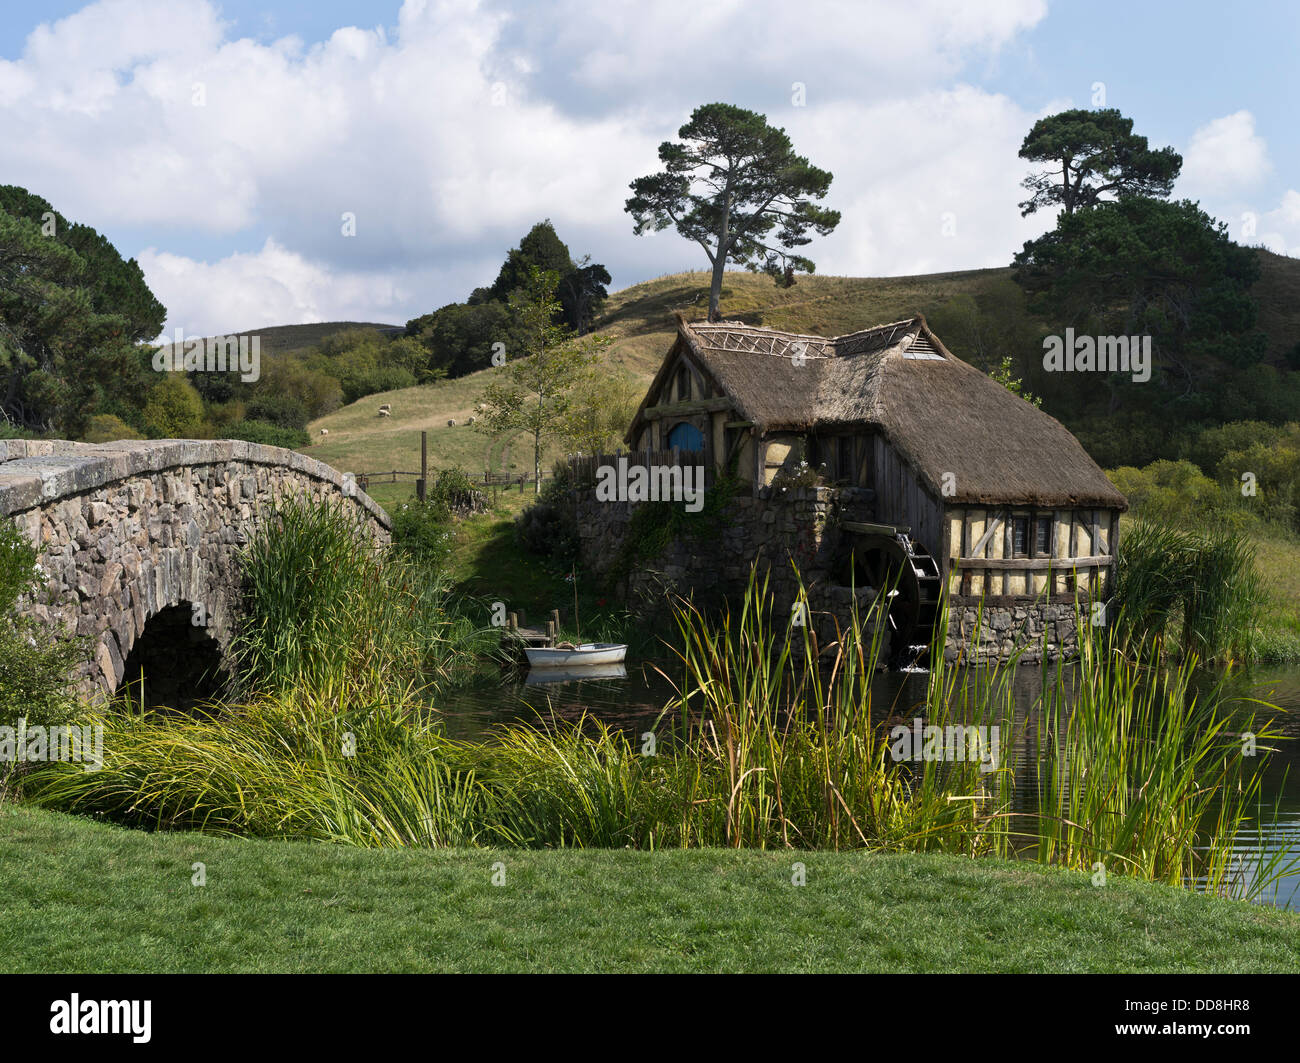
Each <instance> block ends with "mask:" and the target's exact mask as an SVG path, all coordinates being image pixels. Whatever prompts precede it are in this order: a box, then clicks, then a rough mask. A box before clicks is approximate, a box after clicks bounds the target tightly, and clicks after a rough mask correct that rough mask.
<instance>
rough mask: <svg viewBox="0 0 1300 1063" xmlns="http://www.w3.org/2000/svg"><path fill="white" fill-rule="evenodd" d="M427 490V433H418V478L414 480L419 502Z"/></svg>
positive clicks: (422, 499)
mask: <svg viewBox="0 0 1300 1063" xmlns="http://www.w3.org/2000/svg"><path fill="white" fill-rule="evenodd" d="M428 490H429V433H428V432H421V433H420V478H419V479H418V480H416V481H415V497H416V498H418V499H419V500H420V501H421V502H423V501H424V498H425V495H426V494H427V492H428Z"/></svg>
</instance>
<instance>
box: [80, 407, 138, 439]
mask: <svg viewBox="0 0 1300 1063" xmlns="http://www.w3.org/2000/svg"><path fill="white" fill-rule="evenodd" d="M143 438H144V436H143V435H141V434H140V433H139V432H137V431H136V430H135V429H134V428H132V427H131V426H130V425H129V424H127V423H126V422H125V421H123V420H122V418H120V417H115V416H114V415H113V414H111V413H101V414H98V415H96V416H95V417H92V418H91V419H90V426H89V427H88V428H87V429H86V442H87V443H112V442H114V441H115V440H118V439H143Z"/></svg>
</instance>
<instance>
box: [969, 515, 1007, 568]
mask: <svg viewBox="0 0 1300 1063" xmlns="http://www.w3.org/2000/svg"><path fill="white" fill-rule="evenodd" d="M985 512H986V513H988V514H989V516H990V517H992V516H993V510H991V509H990V510H985ZM985 519H987V518H985ZM1001 524H1002V514H1001V513H999V514H998V515H997V516H996V517H993V523H992V524H990V525H989V526H988V527H987V528H985V529H984V534H983V535H981V536H980V541H979V542H977V543H976V544H975V548H974V549H973V550H972V551H971V556H972V557H974V556H977V555H979V554H982V553H983V552H984V547H986V546H988V544H989V540H990V539H992V538H993V533H994V532H995V531H997V530H998V527H999V526H1000V525H1001Z"/></svg>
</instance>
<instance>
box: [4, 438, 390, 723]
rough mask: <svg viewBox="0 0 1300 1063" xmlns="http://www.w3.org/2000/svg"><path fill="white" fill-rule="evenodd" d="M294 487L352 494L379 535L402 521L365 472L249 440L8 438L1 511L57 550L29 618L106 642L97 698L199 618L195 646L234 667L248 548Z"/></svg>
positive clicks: (50, 554)
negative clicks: (356, 473)
mask: <svg viewBox="0 0 1300 1063" xmlns="http://www.w3.org/2000/svg"><path fill="white" fill-rule="evenodd" d="M286 493H287V494H297V495H300V496H304V497H309V498H314V499H322V498H330V497H339V498H346V499H349V500H351V503H352V504H354V505H357V506H359V507H360V508H361V509H362V510H363V511H364V513H365V515H366V521H365V526H366V529H367V532H368V533H369V534H370V535H372V536H373V537H374V539H375V540H376V541H377V542H387V541H388V540H389V530H390V528H391V522H390V520H389V517H388V514H387V513H385V512H384V510H383V509H382V508H381V507H380V506H379V505H378V504H377V503H376V502H375V501H374V500H373V499H372V498H370V496H369V495H367V494H365V493H364V492H363V491H361V490H359V489H358V488H357V487H356V486H355V484H354V483H353V482H352V480H351V477H346V476H344V474H342V473H339V472H338V471H336V470H335V469H333V468H331V467H330V466H328V465H326V464H324V463H323V462H320V461H317V460H316V459H314V458H310V457H308V456H307V455H305V454H299V453H297V452H296V451H291V450H282V449H280V448H279V447H267V446H261V445H258V444H256V443H245V442H241V441H238V440H187V439H164V440H146V441H131V442H126V441H124V442H120V443H102V444H98V445H92V444H86V443H71V442H66V441H62V440H8V441H6V440H0V517H9V518H12V519H13V520H14V521H15V523H16V524H17V526H18V528H19V530H20V531H22V532H23V533H24V534H25V535H26V536H27V537H28V538H29V539H30V540H31V541H32V542H33V543H35V544H37V545H38V546H40V547H42V549H43V552H42V555H41V561H40V563H41V567H42V570H43V572H44V573H45V576H46V579H47V586H46V591H45V593H43V594H41V595H39V596H38V598H37V600H35V601H32V602H30V603H28V604H27V612H28V613H29V614H31V615H33V616H35V617H36V618H37V619H38V620H41V621H43V622H45V623H46V624H48V625H49V626H50V627H51V628H52V629H53V630H54V631H55V632H56V634H62V635H64V636H72V635H82V636H87V637H89V638H90V639H92V640H93V644H94V645H93V653H92V656H91V659H90V660H89V661H87V662H86V663H85V664H84V665H83V666H82V667H81V669H80V671H79V672H78V674H77V675H76V676H75V677H74V678H75V681H76V685H77V687H78V689H79V690H80V691H81V692H82V693H84V694H87V695H92V696H102V695H108V694H112V693H114V692H115V691H117V690H118V689H119V688H121V687H122V685H123V683H124V682H130V681H131V679H132V677H131V676H130V675H128V671H127V663H128V661H130V662H132V663H133V664H136V663H140V662H142V661H143V660H145V659H147V658H149V657H150V655H154V656H155V657H156V656H157V655H158V654H159V653H160V648H159V647H160V646H162V647H165V645H166V642H165V641H163V642H159V641H158V640H160V639H162V640H165V639H166V638H173V639H174V638H176V637H178V633H179V631H180V630H181V629H180V627H179V625H180V624H181V623H182V622H183V621H184V614H185V613H186V611H188V613H189V618H190V619H189V623H190V624H191V626H192V627H193V628H195V629H196V631H195V632H194V634H193V635H191V637H190V640H189V643H188V645H189V646H190V647H191V648H198V647H204V646H206V645H207V644H208V643H211V646H212V647H215V652H216V653H217V654H218V655H219V657H220V658H221V662H222V667H224V668H227V669H228V667H229V663H230V662H229V651H230V644H231V636H232V633H233V631H234V624H235V620H236V615H237V612H238V608H239V579H240V573H239V566H238V555H239V551H240V549H241V548H242V547H243V546H245V545H246V544H247V543H248V542H249V541H251V539H252V537H253V536H254V534H255V533H256V531H257V528H258V527H259V525H260V524H261V522H262V521H263V520H264V519H266V516H267V515H268V514H269V512H270V509H271V503H272V501H273V500H274V499H276V498H278V497H280V496H281V495H283V494H286ZM177 649H178V650H179V649H182V647H177ZM196 652H198V651H197V650H196ZM133 654H134V657H133ZM199 655H200V656H203V654H202V653H200V654H199ZM208 658H210V654H209V655H208ZM208 658H205V660H206V661H207V663H209V664H210V663H211V660H210V659H208ZM155 671H157V667H155ZM173 671H175V672H179V671H181V670H180V669H173ZM159 674H161V673H159ZM176 678H177V676H176V675H169V676H168V680H167V681H168V682H172V681H175V680H176ZM145 696H146V699H148V698H149V691H148V689H146V691H145Z"/></svg>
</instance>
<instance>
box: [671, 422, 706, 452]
mask: <svg viewBox="0 0 1300 1063" xmlns="http://www.w3.org/2000/svg"><path fill="white" fill-rule="evenodd" d="M674 447H675V448H677V449H678V450H703V449H704V435H703V434H702V433H701V432H700V430H699V429H698V428H696V427H695V425H693V424H688V423H687V422H686V421H683V422H682V423H681V424H679V425H676V426H675V427H674V428H673V430H672V431H671V432H669V433H668V449H669V450H672V449H673V448H674Z"/></svg>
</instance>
